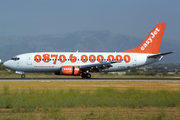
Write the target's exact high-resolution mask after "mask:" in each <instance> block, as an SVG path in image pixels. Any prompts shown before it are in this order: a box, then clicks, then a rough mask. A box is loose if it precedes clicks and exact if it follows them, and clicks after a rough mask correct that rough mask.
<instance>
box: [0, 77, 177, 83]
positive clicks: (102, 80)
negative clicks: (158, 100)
mask: <svg viewBox="0 0 180 120" xmlns="http://www.w3.org/2000/svg"><path fill="white" fill-rule="evenodd" d="M3 81H59V82H61V81H62V82H63V81H71V82H88V81H93V82H95V81H97V82H105V81H121V82H123V81H124V82H126V81H127V82H128V81H141V82H180V78H91V79H82V78H25V79H21V78H0V82H3Z"/></svg>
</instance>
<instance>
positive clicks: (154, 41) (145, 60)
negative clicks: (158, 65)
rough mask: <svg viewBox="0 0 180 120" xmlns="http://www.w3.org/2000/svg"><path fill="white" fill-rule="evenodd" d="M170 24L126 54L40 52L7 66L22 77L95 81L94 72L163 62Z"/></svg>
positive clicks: (16, 60) (160, 25)
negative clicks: (45, 75)
mask: <svg viewBox="0 0 180 120" xmlns="http://www.w3.org/2000/svg"><path fill="white" fill-rule="evenodd" d="M165 25H166V23H158V24H157V26H156V27H155V28H154V29H153V30H152V31H151V32H150V34H149V35H148V36H147V37H146V39H145V40H144V41H143V42H142V43H141V44H140V45H139V46H138V47H136V48H133V49H130V50H126V51H123V52H78V51H77V52H36V53H25V54H21V55H17V56H15V57H13V58H12V59H11V60H8V61H6V62H4V64H3V65H4V66H5V67H7V68H9V69H12V70H15V71H16V73H20V74H22V75H21V77H22V78H25V74H24V73H25V72H54V73H55V75H74V76H81V77H82V78H91V74H90V72H117V71H123V70H128V69H132V68H135V67H140V66H143V65H147V64H150V63H154V62H157V61H160V60H162V58H163V56H164V55H167V54H170V53H173V52H167V53H159V48H160V44H161V40H162V37H163V32H164V29H165Z"/></svg>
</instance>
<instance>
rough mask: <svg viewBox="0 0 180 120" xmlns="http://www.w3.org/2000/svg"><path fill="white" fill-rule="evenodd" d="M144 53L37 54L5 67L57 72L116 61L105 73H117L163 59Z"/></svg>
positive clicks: (7, 62)
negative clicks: (67, 67)
mask: <svg viewBox="0 0 180 120" xmlns="http://www.w3.org/2000/svg"><path fill="white" fill-rule="evenodd" d="M149 55H153V54H144V53H123V52H122V53H121V52H117V53H116V52H37V53H26V54H21V55H17V56H16V57H15V58H19V59H17V60H8V61H6V62H5V63H4V65H5V66H6V67H7V68H9V69H12V70H15V71H20V72H57V71H59V70H60V67H62V66H83V65H90V64H96V63H100V62H104V61H109V62H112V61H116V63H113V64H112V67H109V68H106V69H103V70H102V71H104V72H116V71H122V70H127V69H131V68H134V67H139V66H143V65H146V64H150V63H153V62H157V61H159V60H160V59H161V58H160V57H157V58H148V56H149Z"/></svg>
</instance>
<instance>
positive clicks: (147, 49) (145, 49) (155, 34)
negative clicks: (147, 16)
mask: <svg viewBox="0 0 180 120" xmlns="http://www.w3.org/2000/svg"><path fill="white" fill-rule="evenodd" d="M165 26H166V23H158V24H157V25H156V27H155V28H154V29H153V30H152V31H151V32H150V33H149V35H148V36H147V37H146V39H145V40H144V41H143V42H142V43H141V44H140V45H139V46H138V47H136V48H133V49H130V50H126V51H123V52H131V53H150V54H158V52H159V48H160V45H161V40H162V37H163V33H164V29H165Z"/></svg>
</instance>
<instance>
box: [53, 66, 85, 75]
mask: <svg viewBox="0 0 180 120" xmlns="http://www.w3.org/2000/svg"><path fill="white" fill-rule="evenodd" d="M80 74H81V71H80V69H79V67H76V66H62V67H61V68H60V71H59V72H55V75H75V76H80Z"/></svg>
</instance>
